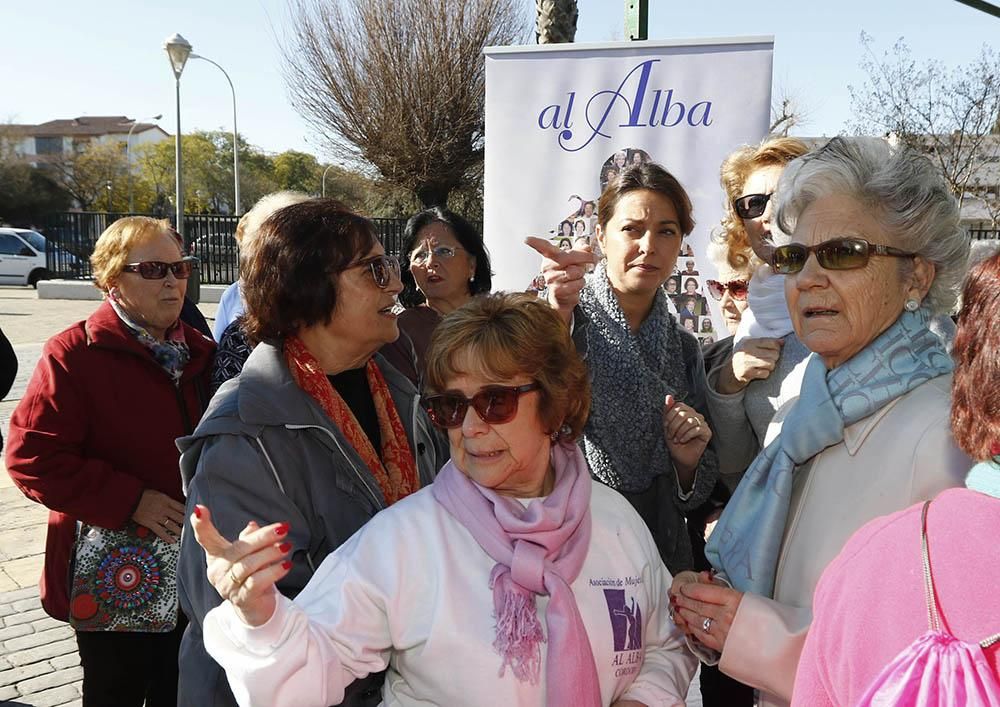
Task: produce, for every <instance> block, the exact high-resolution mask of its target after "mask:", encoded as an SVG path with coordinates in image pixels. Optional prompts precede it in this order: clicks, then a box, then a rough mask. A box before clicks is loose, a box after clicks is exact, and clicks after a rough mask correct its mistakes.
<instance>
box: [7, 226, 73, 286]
mask: <svg viewBox="0 0 1000 707" xmlns="http://www.w3.org/2000/svg"><path fill="white" fill-rule="evenodd" d="M47 250H51V251H52V253H51V256H52V257H53V258H54V259H57V260H59V261H60V265H68V266H69V267H70V268H71V269H73V270H77V271H78V270H79V269H80V267H81V265H82V263H81V262H80V260H79V258H77V257H76V256H75V255H73V254H72V253H67V252H66V251H64V250H62V249H60V248H59V247H58V246H54V245H49V243H48V241H46V240H45V236H43V235H42V234H41V233H38V232H37V231H32V230H29V229H26V228H0V285H31V286H32V287H36V288H37V287H38V281H39V280H45V279H47V278H48V277H49V276H50V273H49V270H48V266H47V264H46V261H45V254H46V251H47Z"/></svg>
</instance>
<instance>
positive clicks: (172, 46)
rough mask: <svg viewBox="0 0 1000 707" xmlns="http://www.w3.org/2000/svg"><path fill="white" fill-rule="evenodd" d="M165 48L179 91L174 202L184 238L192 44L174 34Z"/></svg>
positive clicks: (180, 230) (178, 229)
mask: <svg viewBox="0 0 1000 707" xmlns="http://www.w3.org/2000/svg"><path fill="white" fill-rule="evenodd" d="M163 48H164V49H166V50H167V56H168V57H169V58H170V68H171V69H173V72H174V81H175V83H176V90H177V135H175V136H174V169H175V170H176V171H177V175H176V177H177V179H176V181H175V183H174V188H175V190H176V192H175V194H176V196H175V199H174V201H175V205H176V207H177V223H176V228H177V232H178V233H179V234H181V238H184V188H183V186H182V185H181V164H182V159H181V74H182V73H183V72H184V65H185V64H186V63H187V60H188V56H189V55H190V54H191V43H190V42H188V41H187V40H186V39H184V37H182V36H180V35H179V34H174V35H173V36H170V37H167V39H166V41H164V42H163ZM186 244H187V241H185V245H186Z"/></svg>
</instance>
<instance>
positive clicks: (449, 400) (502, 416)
mask: <svg viewBox="0 0 1000 707" xmlns="http://www.w3.org/2000/svg"><path fill="white" fill-rule="evenodd" d="M540 388H541V386H540V385H539V384H538V383H526V384H525V385H519V386H517V387H516V388H512V387H508V386H504V385H491V386H488V387H486V388H483V389H482V390H480V391H479V392H478V393H476V394H475V395H473V396H472V397H471V398H467V397H465V396H464V395H462V394H461V393H441V394H440V395H431V396H428V397H426V398H424V406H425V408H426V410H427V414H428V416H429V417H430V418H431V422H433V423H434V424H435V425H437V426H438V427H440V428H442V429H446V430H447V429H450V428H454V427H461V426H462V423H463V422H464V421H465V414H466V412H468V410H469V405H470V404H471V405H472V407H473V409H474V410H475V411H476V414H477V415H479V419H481V420H482V421H483V422H486V423H489V424H491V425H500V424H503V423H504V422H510V421H511V420H513V419H514V416H515V415H517V400H518V398H520V397H521V395H523V394H524V393H528V392H530V391H532V390H538V389H540Z"/></svg>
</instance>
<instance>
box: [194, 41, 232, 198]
mask: <svg viewBox="0 0 1000 707" xmlns="http://www.w3.org/2000/svg"><path fill="white" fill-rule="evenodd" d="M190 58H192V59H201V60H202V61H207V62H208V63H209V64H211V65H212V66H214V67H215V68H216V69H218V70H219V71H221V72H222V75H223V76H225V77H226V81H228V82H229V90H230V91H232V92H233V182H234V184H233V200H234V201H235V202H236V203H235V204H234V209H235V211H234V213H233V215H234V216H239V215H240V148H239V141H238V140H239V137H238V136H239V133H238V132H237V130H236V89H235V88H234V87H233V80H232V79H231V78H229V74H228V73H226V70H225V69H223V68H222V67H221V66H219V65H218V64H216V63H215V62H214V61H212V60H211V59H209V58H208V57H207V56H201V55H200V54H191V57H190Z"/></svg>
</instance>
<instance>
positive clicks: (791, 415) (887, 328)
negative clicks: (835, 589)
mask: <svg viewBox="0 0 1000 707" xmlns="http://www.w3.org/2000/svg"><path fill="white" fill-rule="evenodd" d="M778 195H779V197H778V201H779V205H778V224H779V226H780V227H781V230H782V231H783V232H785V233H787V234H791V235H790V241H789V242H787V243H784V244H781V245H778V246H777V247H775V249H774V251H773V254H772V255H771V267H772V269H773V271H774V272H775V273H778V274H781V275H784V277H785V294H786V297H787V299H788V309H789V312H790V314H791V317H792V323H793V325H794V327H795V332H796V334H797V336H798V338H799V339H800V340H801V341H802V343H804V344H805V345H806V346H807V347H808V348H809V349H810V351H812V353H811V354H810V357H809V359H808V364H807V366H806V371H805V375H804V377H803V382H802V388H801V393H800V395H799V397H798V399H797V400H795V401H794V402H792V403H790V404H788V405H786V406H784V407H783V408H781V409H780V410H778V412H777V414H776V415H775V418H774V419H775V424H778V425H780V432H779V433H778V436H777V437H776V438H775V439H774V441H773V442H771V443H770V444H768V445H767V446H766V447H765V448H764V450H763V451H762V452H761V453H760V455H758V456H757V458H756V459H755V460H754V462H753V464H751V466H750V468H749V469H748V470H747V472H746V475H745V476H744V478H743V480H742V481H741V482H740V485H739V486H738V487H737V489H736V492H735V493H734V495H733V498H732V500H731V501H730V503H729V505H728V506H727V507H726V510H725V511H724V512H723V514H722V517H721V518H720V520H719V523H718V526H717V527H716V528H715V530H714V532H713V534H712V536H711V538H710V539H709V542H708V547H707V548H706V555H707V556H708V559H709V560H710V561H711V562H712V564H713V566H714V567H715V569H716V570H718V574H717V575H714V576H713V575H712V574H711V573H702V574H700V575H696V574H694V573H692V572H686V573H683V574H682V575H679V576H678V577H677V578H676V579H675V581H674V585H673V587H672V588H671V594H672V596H673V600H674V602H673V603H674V610H675V621H676V622H677V624H678V625H679V626H681V627H683V628H684V629H685V631H686V632H687V634H688V637H689V640H690V642H691V645H692V647H693V648H694V649H695V650H696V651H697V652H699V654H700V655H701V656H702V657H703V659H705V660H707V661H709V662H711V661H714V660H719V667H720V669H721V670H722V671H723V672H725V673H727V674H729V675H731V676H732V677H734V678H736V679H737V680H740V681H741V682H744V683H746V684H749V685H752V686H754V687H756V688H758V689H759V690H760V691H761V704H763V705H781V704H786V703H787V702H788V700H789V699H790V698H791V694H792V685H793V681H794V678H795V670H796V666H797V664H798V660H799V655H800V653H801V650H802V646H803V643H804V641H805V637H806V633H807V631H808V629H809V624H810V622H811V619H812V608H811V607H812V597H813V591H814V590H815V588H816V583H817V581H818V580H819V576H820V574H821V573H822V572H823V569H824V568H825V567H826V565H827V564H829V563H830V561H831V560H833V558H834V557H835V556H836V555H837V553H838V552H840V550H841V548H842V547H843V545H844V543H845V542H846V541H847V539H848V538H849V537H850V536H851V534H853V533H854V532H855V531H856V530H858V528H860V527H861V526H862V525H864V524H865V523H867V522H869V521H870V520H872V519H873V518H875V517H877V516H880V515H886V514H889V513H894V512H896V511H899V510H902V509H904V508H906V507H908V506H911V505H913V504H914V503H917V502H918V501H923V500H927V499H930V498H933V497H934V496H936V495H937V494H938V493H939V492H940V491H943V490H944V489H946V488H950V487H954V486H959V485H960V484H961V483H962V480H963V479H964V475H965V471H966V470H967V469H968V467H969V459H968V457H966V456H965V454H963V453H962V452H961V451H960V450H959V449H958V448H957V447H956V446H955V444H954V442H953V441H952V439H951V435H950V431H949V424H948V420H949V408H950V390H951V371H952V362H951V358H950V357H949V355H948V352H947V351H946V350H945V348H944V345H943V344H942V342H941V340H940V339H939V338H938V337H937V336H935V335H934V333H932V332H931V330H930V329H929V327H928V322H929V321H930V319H931V317H932V316H933V315H934V314H936V313H939V312H945V311H948V310H949V309H950V308H951V306H952V304H953V303H954V301H955V296H956V289H957V286H958V283H959V281H960V279H961V277H962V275H963V273H964V270H965V264H966V259H967V257H968V252H969V244H968V239H967V238H966V236H965V234H964V233H963V231H962V230H961V228H960V227H959V220H958V206H957V204H956V202H955V199H954V198H953V197H952V196H951V194H950V192H949V191H948V188H947V186H946V185H945V183H944V180H943V179H942V178H941V175H940V174H939V173H938V172H937V170H935V168H934V167H933V165H932V164H931V162H930V161H929V160H928V159H927V158H925V157H923V156H922V155H920V154H918V153H916V152H914V151H912V150H909V149H907V148H903V147H899V148H894V147H890V146H889V145H888V144H886V143H885V142H884V141H882V140H879V139H875V138H835V139H833V140H831V141H830V142H829V143H827V145H826V146H824V147H822V148H820V149H819V150H817V151H815V152H813V153H810V154H809V155H806V156H804V157H801V158H799V159H797V160H795V161H793V162H792V163H791V164H790V165H789V166H788V167H787V168H786V170H785V172H784V174H783V175H782V177H781V180H780V182H779V186H778ZM720 658H721V660H720Z"/></svg>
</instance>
